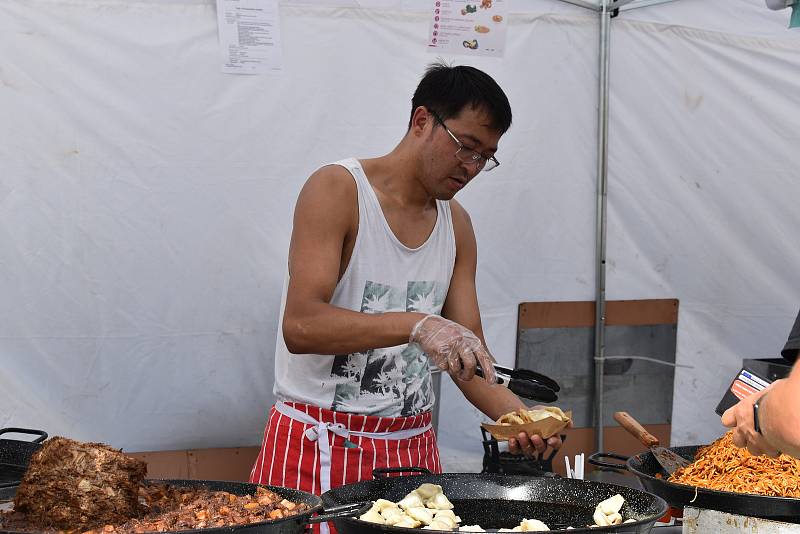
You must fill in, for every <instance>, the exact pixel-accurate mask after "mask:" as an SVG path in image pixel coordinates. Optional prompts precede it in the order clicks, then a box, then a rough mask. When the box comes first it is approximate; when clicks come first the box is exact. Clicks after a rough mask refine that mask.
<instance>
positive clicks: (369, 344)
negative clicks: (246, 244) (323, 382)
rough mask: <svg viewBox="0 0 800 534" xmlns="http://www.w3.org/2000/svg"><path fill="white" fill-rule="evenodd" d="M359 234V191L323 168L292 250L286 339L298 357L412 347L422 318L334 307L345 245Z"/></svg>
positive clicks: (301, 204) (308, 194)
mask: <svg viewBox="0 0 800 534" xmlns="http://www.w3.org/2000/svg"><path fill="white" fill-rule="evenodd" d="M356 232H358V190H357V188H356V184H355V182H354V180H353V178H352V176H350V173H349V172H348V171H347V170H346V169H344V168H343V167H340V166H339V165H330V166H327V167H323V168H321V169H319V170H318V171H317V172H315V173H314V174H313V175H311V177H310V178H309V179H308V181H307V182H306V184H305V186H304V187H303V189H302V191H301V192H300V195H299V196H298V198H297V205H296V207H295V212H294V227H293V229H292V240H291V244H290V246H289V276H290V278H289V287H288V292H287V296H286V309H285V311H284V316H283V337H284V340H285V342H286V346H287V348H288V349H289V350H290V351H291V352H293V353H296V354H297V353H310V354H349V353H351V352H361V351H365V350H367V349H372V348H380V347H391V346H394V345H400V344H402V343H406V342H408V337H409V335H410V333H411V329H412V328H413V327H414V325H415V324H416V323H417V322H418V321H419V320H420V319H422V318H423V317H425V315H424V314H421V313H411V312H409V313H406V312H389V313H381V314H366V313H360V312H356V311H352V310H347V309H344V308H339V307H337V306H333V305H331V304H330V301H331V298H332V297H333V291H334V289H336V284H337V283H338V281H339V276H340V274H341V273H340V270H341V268H342V254H343V248H344V246H345V243H346V241H348V240H349V242H353V241H354V240H355V235H356Z"/></svg>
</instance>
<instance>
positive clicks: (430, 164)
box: [422, 107, 502, 200]
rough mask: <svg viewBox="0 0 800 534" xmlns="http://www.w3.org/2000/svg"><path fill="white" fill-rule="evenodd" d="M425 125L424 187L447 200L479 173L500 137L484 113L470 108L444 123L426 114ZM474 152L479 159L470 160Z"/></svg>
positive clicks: (436, 197) (440, 198)
mask: <svg viewBox="0 0 800 534" xmlns="http://www.w3.org/2000/svg"><path fill="white" fill-rule="evenodd" d="M427 123H428V125H427V126H426V129H427V128H430V130H429V131H428V135H427V138H426V140H425V146H424V160H423V173H422V181H423V186H424V187H425V188H426V189H427V190H428V192H429V194H430V195H431V196H432V197H433V198H435V199H437V200H450V199H451V198H453V196H455V194H456V193H458V192H459V191H460V190H461V189H463V188H464V186H466V185H467V184H468V183H469V182H470V181H471V180H472V179H473V178H474V177H475V175H477V174H478V173H479V172H480V171H481V169H482V165H483V164H485V163H486V159H488V158H490V157H492V156H494V153H495V152H496V151H497V143H498V141H499V140H500V137H501V135H502V134H501V133H500V132H498V131H497V130H495V129H494V128H492V127H491V126H490V124H491V118H490V117H489V115H488V114H487V113H486V112H485V111H483V110H482V109H472V108H469V107H467V108H464V109H463V110H462V111H461V113H459V114H458V115H456V116H455V117H450V118H449V119H445V120H444V121H440V120H439V119H438V118H437V117H436V116H435V115H434V114H433V113H431V112H429V114H428V121H427ZM443 123H444V124H443ZM448 130H449V132H448ZM459 143H460V145H459ZM474 153H478V154H480V156H482V157H481V158H480V159H479V160H478V161H473V158H472V157H471V156H472V155H473V154H474ZM491 164H492V163H491V162H490V163H489V165H491Z"/></svg>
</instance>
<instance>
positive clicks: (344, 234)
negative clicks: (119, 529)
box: [250, 64, 561, 494]
mask: <svg viewBox="0 0 800 534" xmlns="http://www.w3.org/2000/svg"><path fill="white" fill-rule="evenodd" d="M510 125H511V107H510V105H509V103H508V99H507V98H506V95H505V94H504V92H503V90H502V89H501V88H500V87H499V85H498V84H497V83H496V82H495V81H494V80H493V79H492V78H491V77H490V76H489V75H487V74H486V73H484V72H482V71H480V70H478V69H475V68H472V67H467V66H455V67H450V66H447V65H443V64H434V65H431V66H430V67H429V68H428V70H427V71H426V73H425V75H424V77H423V78H422V80H421V81H420V83H419V85H418V86H417V89H416V91H415V93H414V96H413V99H412V106H411V118H410V121H409V123H408V130H407V131H406V134H405V136H404V137H403V139H402V140H401V141H400V143H399V144H398V145H397V146H396V147H395V148H394V150H392V151H391V152H390V153H388V154H386V155H384V156H381V157H378V158H374V159H362V160H358V159H354V158H351V159H345V160H341V161H338V162H336V163H334V164H331V165H327V166H324V167H322V168H320V169H319V170H317V171H316V172H314V173H313V174H312V175H311V177H310V178H309V179H308V180H307V182H306V183H305V186H304V187H303V189H302V191H301V192H300V195H299V197H298V199H297V205H296V207H295V214H294V227H293V231H292V239H291V244H290V248H289V265H288V269H289V273H288V274H289V276H288V283H287V287H286V291H285V297H284V299H283V303H282V310H281V317H282V321H281V325H280V328H279V334H278V340H277V348H276V356H275V388H274V392H275V395H276V397H277V398H278V402H277V403H276V405H275V406H273V407H272V409H271V410H270V413H269V420H268V422H267V424H266V428H265V431H264V440H263V444H262V448H261V451H260V453H259V456H258V458H257V460H256V463H255V465H254V466H253V470H252V473H251V476H250V479H251V481H253V482H259V483H269V484H274V485H280V486H288V487H294V488H298V489H301V490H304V491H309V492H313V493H317V494H319V493H321V492H324V491H326V490H327V489H328V488H331V487H337V486H340V485H343V484H348V483H353V482H357V481H359V480H362V479H369V478H371V476H372V470H373V469H374V468H375V467H385V466H422V467H426V468H428V469H430V470H431V471H433V472H435V473H438V472H441V465H440V463H439V453H438V448H437V445H436V436H435V434H434V432H433V430H432V429H431V424H430V422H431V411H430V410H431V408H432V407H433V404H434V394H433V389H432V384H431V374H430V370H429V363H433V364H434V365H436V366H438V367H439V368H440V369H442V370H445V371H447V372H448V373H449V374H450V375H451V376H452V378H453V380H454V382H455V383H456V384H457V385H458V387H459V388H460V389H461V391H462V392H463V394H464V396H465V397H466V398H467V399H468V400H469V401H470V402H471V403H472V404H474V405H475V406H476V407H477V408H479V409H480V410H481V411H482V412H483V413H485V414H486V415H487V416H489V417H490V418H492V419H496V418H498V417H499V416H501V415H503V414H505V413H508V412H511V411H514V410H518V409H520V408H523V407H524V404H523V403H522V401H520V399H519V398H517V397H516V396H515V395H514V394H513V393H511V392H510V391H509V390H508V389H506V388H505V387H502V386H497V385H494V371H493V368H492V365H491V363H492V361H493V360H492V357H491V356H490V354H489V352H488V351H487V349H486V343H485V340H484V338H483V331H482V328H481V318H480V312H479V309H478V299H477V294H476V289H475V270H476V263H477V247H476V242H475V234H474V232H473V229H472V223H471V222H470V218H469V215H468V214H467V212H466V211H465V209H464V208H463V207H462V206H461V205H460V204H459V203H458V202H456V201H455V200H453V197H454V196H455V194H456V193H457V192H458V191H460V190H461V189H463V188H464V187H465V186H466V185H467V184H468V183H469V182H470V181H471V180H472V179H473V178H475V176H476V175H478V173H480V172H481V171H484V172H488V171H491V170H492V169H494V168H495V167H497V166H498V165H499V161H498V160H497V158H496V157H495V153H496V152H497V148H498V142H499V140H500V137H501V136H502V135H503V134H504V133H505V132H506V130H507V129H508V128H509V127H510ZM478 364H479V365H480V367H481V368H482V370H483V373H484V378H481V377H479V376H477V375H475V371H476V367H477V365H478ZM560 445H561V441H560V439H559V438H558V437H552V438H550V439H548V440H547V441H543V440H542V439H541V437H539V436H528V435H527V434H525V433H521V434H520V435H519V436H518V437H517V438H516V439H512V440H511V441H510V443H509V449H510V451H511V452H513V453H516V454H521V453H524V454H526V455H528V456H531V457H536V456H537V455H538V454H540V453H542V452H544V450H545V449H546V448H547V447H548V446H550V447H553V448H558V447H560Z"/></svg>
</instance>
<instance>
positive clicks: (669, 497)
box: [589, 445, 800, 523]
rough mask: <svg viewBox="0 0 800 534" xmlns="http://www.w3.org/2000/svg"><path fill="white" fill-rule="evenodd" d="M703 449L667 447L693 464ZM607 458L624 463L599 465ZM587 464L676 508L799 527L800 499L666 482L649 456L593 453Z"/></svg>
mask: <svg viewBox="0 0 800 534" xmlns="http://www.w3.org/2000/svg"><path fill="white" fill-rule="evenodd" d="M704 446H705V445H691V446H686V447H671V448H670V450H672V451H674V452H675V453H676V454H678V456H682V457H683V458H686V459H687V460H689V461H692V462H693V461H694V457H695V454H696V453H697V451H698V449H700V448H701V447H704ZM608 458H611V459H614V460H621V461H623V462H625V463H618V462H608V461H603V459H608ZM589 463H590V464H592V465H596V466H598V467H605V468H611V469H621V470H625V469H627V470H628V471H630V472H631V473H632V474H634V475H636V476H637V477H639V481H640V482H641V484H642V486H643V487H644V489H645V491H648V492H650V493H653V494H655V495H658V496H659V497H661V498H662V499H664V500H665V501H667V502H668V503H669V504H670V505H671V506H674V507H676V508H683V507H684V506H692V507H694V508H707V509H710V510H719V511H720V512H728V513H731V514H738V515H746V516H751V517H761V518H764V519H772V520H775V521H784V522H787V523H800V499H793V498H790V497H767V496H765V495H751V494H745V493H733V492H730V491H718V490H710V489H703V488H695V487H694V486H686V485H684V484H676V483H674V482H668V481H667V480H666V473H664V471H663V469H662V468H661V465H659V463H658V462H657V461H656V459H655V457H654V456H653V454H652V453H651V452H643V453H640V454H637V455H635V456H631V457H628V456H622V455H619V454H614V453H605V452H597V453H595V454H593V455H591V456H590V457H589ZM656 474H659V475H662V476H664V478H656Z"/></svg>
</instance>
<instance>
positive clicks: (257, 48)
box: [217, 0, 282, 74]
mask: <svg viewBox="0 0 800 534" xmlns="http://www.w3.org/2000/svg"><path fill="white" fill-rule="evenodd" d="M217 24H218V26H219V47H220V52H221V53H222V72H225V73H228V74H261V73H263V72H269V71H276V70H281V63H282V53H281V28H280V18H279V17H278V0H217Z"/></svg>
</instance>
